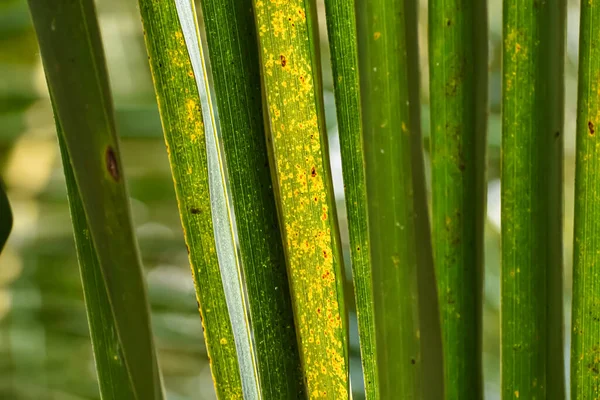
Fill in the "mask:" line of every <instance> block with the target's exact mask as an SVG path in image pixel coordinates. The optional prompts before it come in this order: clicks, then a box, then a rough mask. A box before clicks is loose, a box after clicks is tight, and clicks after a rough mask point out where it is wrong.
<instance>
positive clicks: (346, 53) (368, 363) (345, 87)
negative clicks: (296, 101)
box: [325, 0, 379, 399]
mask: <svg viewBox="0 0 600 400" xmlns="http://www.w3.org/2000/svg"><path fill="white" fill-rule="evenodd" d="M325 7H326V16H327V30H328V37H329V48H330V51H331V63H332V67H333V84H334V88H335V99H336V111H337V119H338V127H339V137H340V148H341V156H342V172H343V177H344V190H345V194H346V210H347V214H348V229H349V234H350V254H351V259H352V274H353V279H354V290H355V296H356V314H357V318H358V330H359V337H360V354H361V359H362V367H363V379H364V383H365V394H366V398H367V399H376V398H379V370H378V363H377V346H376V339H375V338H376V335H375V329H376V327H375V310H374V303H375V301H374V293H373V276H372V270H371V269H372V265H371V256H370V252H371V243H370V241H369V221H368V214H367V187H366V178H365V154H364V152H363V125H362V120H361V118H362V112H361V107H360V102H361V98H360V85H359V80H360V76H359V69H358V42H357V33H356V15H355V10H354V8H355V4H354V1H345V0H328V1H326V2H325Z"/></svg>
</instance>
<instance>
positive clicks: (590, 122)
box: [588, 121, 596, 136]
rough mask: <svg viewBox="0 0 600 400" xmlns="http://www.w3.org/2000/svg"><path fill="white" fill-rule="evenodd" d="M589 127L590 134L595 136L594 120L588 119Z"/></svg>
mask: <svg viewBox="0 0 600 400" xmlns="http://www.w3.org/2000/svg"><path fill="white" fill-rule="evenodd" d="M588 129H589V131H590V136H594V133H595V132H596V131H595V130H594V124H593V123H592V121H588Z"/></svg>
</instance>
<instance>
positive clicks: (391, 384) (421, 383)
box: [357, 0, 444, 400]
mask: <svg viewBox="0 0 600 400" xmlns="http://www.w3.org/2000/svg"><path fill="white" fill-rule="evenodd" d="M359 7H360V8H359V10H358V12H357V14H358V16H359V18H360V21H359V45H360V46H361V51H362V54H363V55H364V56H362V58H361V61H362V63H361V65H360V68H361V74H362V76H361V78H362V81H361V84H362V94H363V95H362V107H363V113H364V114H363V115H364V118H363V121H364V122H363V124H364V127H365V133H364V143H365V163H366V167H365V168H366V180H367V197H368V199H369V208H368V212H369V235H370V240H371V260H372V263H373V286H374V288H375V321H376V324H377V349H378V350H377V351H378V362H379V371H380V373H379V381H380V394H381V398H394V397H401V398H406V399H420V398H424V399H432V400H433V399H440V398H443V393H444V383H443V368H442V353H441V352H442V350H441V336H440V321H439V312H438V309H437V291H436V286H435V273H434V269H433V262H432V255H431V243H430V236H429V221H428V215H427V200H426V192H425V183H424V182H425V179H424V172H423V154H422V151H423V149H422V142H421V128H420V110H419V66H418V58H419V57H418V43H417V21H418V18H417V2H416V1H413V0H405V1H395V0H394V1H393V0H374V1H368V2H360V4H359ZM391 82H393V83H391ZM425 376H426V377H427V378H426V381H425Z"/></svg>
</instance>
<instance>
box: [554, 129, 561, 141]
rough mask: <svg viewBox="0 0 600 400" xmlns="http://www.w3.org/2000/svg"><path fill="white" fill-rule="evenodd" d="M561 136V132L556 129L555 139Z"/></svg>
mask: <svg viewBox="0 0 600 400" xmlns="http://www.w3.org/2000/svg"><path fill="white" fill-rule="evenodd" d="M559 137H560V132H559V131H556V132H555V133H554V139H558V138H559Z"/></svg>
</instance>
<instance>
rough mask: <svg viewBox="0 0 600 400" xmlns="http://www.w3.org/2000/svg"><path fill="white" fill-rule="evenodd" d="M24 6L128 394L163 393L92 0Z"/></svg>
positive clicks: (150, 396) (142, 396) (147, 395)
mask: <svg viewBox="0 0 600 400" xmlns="http://www.w3.org/2000/svg"><path fill="white" fill-rule="evenodd" d="M29 8H30V12H31V15H32V18H33V23H34V27H35V30H36V33H37V37H38V41H39V44H40V51H41V55H42V60H43V63H44V69H45V72H46V78H47V82H48V87H49V90H50V94H51V97H52V100H53V105H54V108H55V112H56V116H57V120H58V123H59V125H60V128H61V129H62V131H63V132H64V139H65V140H64V144H65V147H66V149H67V152H68V155H69V159H70V160H71V165H72V166H73V172H74V176H75V181H76V182H77V186H78V188H79V194H80V196H81V200H82V203H83V207H84V211H85V215H86V218H87V222H88V225H89V229H90V235H91V237H92V240H93V243H94V247H95V249H96V252H97V255H98V262H99V265H100V269H101V273H102V277H103V281H104V284H105V286H106V290H107V294H108V298H109V303H110V306H111V311H112V315H113V318H114V321H115V327H116V332H117V336H118V340H119V342H120V344H121V349H122V354H123V362H124V363H125V364H126V366H127V371H128V373H129V378H130V380H131V382H132V386H133V390H134V395H135V396H136V398H138V399H162V398H163V393H162V384H161V379H160V373H159V369H158V364H157V361H156V355H155V351H154V343H153V339H152V335H151V330H150V316H149V309H148V303H147V300H146V288H145V286H144V285H145V284H144V279H143V276H142V268H141V262H140V258H139V252H138V247H137V242H136V240H135V237H134V234H133V229H132V222H131V215H130V208H129V199H128V195H127V190H126V187H125V184H124V176H123V171H122V167H121V161H120V155H119V146H118V140H117V136H116V132H115V128H114V116H113V108H112V103H111V95H110V90H109V85H108V76H107V73H106V65H105V61H104V54H103V51H102V42H101V38H100V32H99V28H98V22H97V19H96V11H95V7H94V4H93V2H92V1H87V0H80V1H75V2H73V1H66V0H65V1H56V2H52V4H49V3H47V2H44V1H38V0H31V1H30V2H29ZM65 43H69V45H68V46H65Z"/></svg>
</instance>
